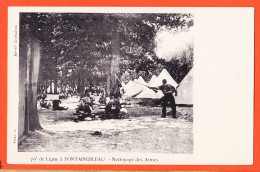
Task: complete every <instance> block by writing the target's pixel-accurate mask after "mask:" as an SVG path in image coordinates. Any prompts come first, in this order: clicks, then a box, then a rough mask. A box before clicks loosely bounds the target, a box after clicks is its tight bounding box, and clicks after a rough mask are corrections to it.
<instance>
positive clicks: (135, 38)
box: [20, 13, 193, 87]
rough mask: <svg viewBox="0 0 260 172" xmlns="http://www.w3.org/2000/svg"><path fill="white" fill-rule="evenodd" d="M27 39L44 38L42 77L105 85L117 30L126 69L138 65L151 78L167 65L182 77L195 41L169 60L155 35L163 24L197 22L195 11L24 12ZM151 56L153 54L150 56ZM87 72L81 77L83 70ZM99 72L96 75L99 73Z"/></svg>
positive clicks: (173, 25) (43, 81)
mask: <svg viewBox="0 0 260 172" xmlns="http://www.w3.org/2000/svg"><path fill="white" fill-rule="evenodd" d="M20 15H21V16H20V26H21V28H20V34H21V37H22V38H23V39H22V40H23V41H25V42H26V41H28V40H30V39H32V38H36V39H38V40H39V41H40V43H41V51H42V55H41V67H40V81H39V82H40V83H41V84H42V85H48V84H50V83H51V82H55V84H56V85H59V84H60V85H61V86H63V87H64V86H67V85H70V86H71V87H74V86H75V85H80V83H79V82H81V80H84V81H83V85H86V84H93V83H95V84H103V85H105V82H106V77H107V75H108V73H109V66H110V62H111V58H112V45H111V44H112V39H113V32H117V33H119V37H120V43H119V45H120V50H119V51H120V75H122V74H123V73H125V71H127V70H128V71H132V73H134V74H133V76H134V77H138V76H139V75H142V76H143V77H144V78H145V79H146V80H148V79H149V78H150V77H151V75H152V74H158V71H159V70H161V69H162V68H167V70H168V71H169V72H170V74H171V75H172V76H174V78H175V79H176V81H177V82H180V81H181V79H182V78H183V77H184V76H185V75H186V74H187V72H188V71H189V70H190V68H191V67H192V65H193V47H191V48H190V49H189V51H188V52H183V53H182V54H181V58H178V59H175V58H173V60H172V61H170V62H166V61H165V60H162V59H159V58H158V57H157V56H156V53H155V47H156V44H155V36H156V33H157V31H158V30H159V29H160V28H162V27H165V28H168V29H175V30H181V29H185V28H189V27H191V26H193V15H191V14H178V13H176V14H93V13H92V14H89V13H84V14H81V13H79V14H75V13H74V14H71V13H21V14H20ZM147 56H149V57H151V58H147ZM82 72H83V73H84V77H83V78H82V77H81V78H79V80H76V79H75V78H76V76H78V74H80V73H81V74H82ZM93 78H95V79H93Z"/></svg>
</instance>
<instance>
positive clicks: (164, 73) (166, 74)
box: [150, 69, 178, 88]
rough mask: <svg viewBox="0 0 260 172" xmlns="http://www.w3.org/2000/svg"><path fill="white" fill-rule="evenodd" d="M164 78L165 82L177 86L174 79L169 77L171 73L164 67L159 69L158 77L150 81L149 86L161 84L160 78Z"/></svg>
mask: <svg viewBox="0 0 260 172" xmlns="http://www.w3.org/2000/svg"><path fill="white" fill-rule="evenodd" d="M163 79H166V80H167V84H171V85H172V86H174V87H175V88H176V87H177V85H178V84H177V83H176V81H175V80H174V79H173V78H172V77H171V75H170V74H169V72H168V71H167V70H166V69H163V70H162V71H161V73H160V74H159V75H158V77H157V78H156V79H155V80H154V81H153V82H152V83H151V85H150V86H151V87H158V86H160V85H162V80H163Z"/></svg>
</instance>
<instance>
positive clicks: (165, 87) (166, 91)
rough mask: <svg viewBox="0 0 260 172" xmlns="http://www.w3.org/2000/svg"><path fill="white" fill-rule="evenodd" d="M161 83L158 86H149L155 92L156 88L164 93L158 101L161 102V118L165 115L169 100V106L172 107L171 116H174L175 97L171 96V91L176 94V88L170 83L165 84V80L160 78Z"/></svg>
mask: <svg viewBox="0 0 260 172" xmlns="http://www.w3.org/2000/svg"><path fill="white" fill-rule="evenodd" d="M162 83H163V85H161V86H159V87H149V88H151V89H152V90H154V91H155V92H157V90H161V91H162V92H163V94H164V96H163V97H162V98H161V99H160V102H162V107H163V108H162V118H165V117H166V106H167V104H168V102H170V106H171V108H172V117H173V118H176V104H175V99H174V97H173V95H172V94H173V93H174V92H175V96H177V90H176V89H175V88H174V87H173V86H172V85H170V84H167V80H166V79H163V80H162Z"/></svg>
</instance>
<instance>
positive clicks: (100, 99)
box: [98, 94, 106, 105]
mask: <svg viewBox="0 0 260 172" xmlns="http://www.w3.org/2000/svg"><path fill="white" fill-rule="evenodd" d="M98 102H99V103H100V104H104V105H105V104H106V97H105V95H104V94H102V96H101V97H100V98H99V101H98Z"/></svg>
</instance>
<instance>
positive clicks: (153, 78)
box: [148, 75, 157, 86]
mask: <svg viewBox="0 0 260 172" xmlns="http://www.w3.org/2000/svg"><path fill="white" fill-rule="evenodd" d="M156 78H157V77H156V76H155V75H153V76H152V78H151V79H150V81H149V82H148V85H149V86H150V85H151V84H152V83H153V81H154V80H155V79H156Z"/></svg>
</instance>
